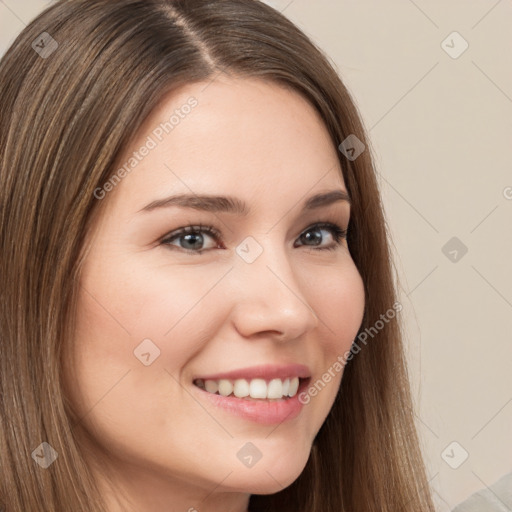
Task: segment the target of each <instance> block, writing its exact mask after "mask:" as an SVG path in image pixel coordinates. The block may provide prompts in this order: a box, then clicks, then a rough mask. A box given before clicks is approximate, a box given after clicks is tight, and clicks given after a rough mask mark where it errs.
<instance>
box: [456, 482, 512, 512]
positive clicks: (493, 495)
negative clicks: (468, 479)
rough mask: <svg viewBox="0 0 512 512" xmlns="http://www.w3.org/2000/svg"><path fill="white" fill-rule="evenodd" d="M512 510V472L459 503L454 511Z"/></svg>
mask: <svg viewBox="0 0 512 512" xmlns="http://www.w3.org/2000/svg"><path fill="white" fill-rule="evenodd" d="M510 510H512V473H509V474H508V475H505V476H504V477H502V478H500V480H498V481H497V482H496V483H494V484H493V485H491V486H490V487H486V488H485V489H482V490H480V491H478V492H476V493H475V494H472V495H471V496H470V497H469V498H468V499H467V500H465V501H463V502H462V503H460V504H459V505H457V506H456V507H455V508H454V509H453V511H452V512H508V511H510Z"/></svg>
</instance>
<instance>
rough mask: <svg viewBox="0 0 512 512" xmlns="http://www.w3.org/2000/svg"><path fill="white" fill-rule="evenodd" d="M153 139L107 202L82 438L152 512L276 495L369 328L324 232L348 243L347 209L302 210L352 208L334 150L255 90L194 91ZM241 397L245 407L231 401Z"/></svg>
mask: <svg viewBox="0 0 512 512" xmlns="http://www.w3.org/2000/svg"><path fill="white" fill-rule="evenodd" d="M187 105H188V107H187ZM173 115H174V117H172V116H173ZM169 120H170V121H169ZM166 122H168V124H167V125H165V123H166ZM161 123H162V124H161ZM139 134H140V135H139V136H138V137H137V140H135V142H134V143H133V145H132V146H131V147H130V150H129V151H127V152H126V153H125V154H124V155H123V157H122V158H121V163H120V165H119V166H118V168H120V167H121V166H122V165H124V164H127V165H126V168H125V172H122V171H121V172H120V173H118V174H117V175H118V178H119V179H117V180H116V181H114V180H112V181H111V183H110V185H109V184H106V185H105V184H101V190H99V189H98V190H97V192H96V195H97V197H99V198H100V199H98V200H99V201H105V202H106V204H104V205H102V206H105V207H106V210H105V211H104V212H103V213H102V215H101V217H100V218H99V222H98V223H97V224H95V225H94V227H93V231H92V233H91V235H92V236H91V238H90V242H91V247H90V250H89V251H88V252H87V254H86V258H85V261H84V266H83V273H82V277H81V282H80V284H81V286H80V297H79V307H78V318H77V331H76V340H75V347H74V349H73V350H74V353H73V357H74V362H75V364H76V368H75V369H74V370H71V369H67V374H66V379H67V392H68V393H69V395H70V397H71V399H72V404H73V406H74V407H75V408H76V410H77V412H78V414H79V415H80V417H82V418H83V419H82V420H81V422H80V426H81V427H83V428H84V429H86V430H87V431H88V432H89V433H90V434H92V436H93V438H94V440H95V441H96V442H97V444H98V446H99V447H100V450H101V451H103V452H105V453H107V452H108V453H109V454H110V456H111V459H110V464H111V466H112V468H114V470H115V472H116V475H117V478H118V479H119V482H122V483H123V485H124V488H125V490H126V492H127V493H128V494H130V496H131V498H132V499H134V500H138V501H139V502H140V503H149V501H151V503H152V504H155V506H156V505H157V504H164V503H166V501H165V500H166V499H167V500H168V499H169V496H171V495H172V496H173V497H174V501H173V503H177V502H178V501H177V500H178V496H179V500H180V501H179V503H180V507H185V508H179V507H176V510H181V509H183V510H184V511H186V510H188V509H190V510H193V507H197V508H199V504H200V503H201V500H203V499H204V500H205V501H203V504H205V503H207V502H213V501H214V500H215V499H216V498H219V497H220V496H222V495H224V496H228V495H229V496H230V497H233V496H235V495H238V496H240V495H244V496H247V495H246V494H245V493H256V494H270V493H275V492H278V491H279V490H281V489H282V488H283V487H286V486H288V485H290V484H291V483H292V482H293V481H294V480H295V479H296V478H297V477H298V476H299V474H300V473H301V471H302V470H303V468H304V466H305V464H306V462H307V459H308V456H309V453H310V449H311V446H312V443H313V440H314V438H315V435H316V434H317V432H318V431H319V429H320V427H321V425H322V423H323V422H324V420H325V419H326V417H327V415H328V413H329V411H330V409H331V406H332V404H333V401H334V399H335V396H336V393H337V391H338V389H339V385H340V381H341V377H342V371H337V372H336V371H334V372H333V371H332V368H333V365H334V364H335V362H336V361H337V360H338V356H341V355H342V354H344V352H345V351H347V350H348V349H349V348H350V346H351V344H352V341H353V339H354V338H355V336H356V334H357V331H358V328H359V326H360V324H361V321H362V316H363V309H364V289H363V283H362V280H361V277H360V275H359V273H358V270H357V268H356V266H355V264H354V262H353V260H352V258H351V255H350V252H349V248H348V246H347V242H346V240H345V239H344V238H340V239H339V242H336V239H337V235H336V233H335V231H333V230H332V228H330V227H329V226H317V227H315V224H317V223H332V224H335V225H338V226H339V228H340V229H346V228H347V226H348V223H349V217H350V204H349V203H348V202H347V201H344V200H340V199H338V200H335V201H325V202H323V201H315V202H313V203H312V204H310V207H309V208H306V207H305V205H306V204H307V203H308V201H309V200H310V198H312V197H313V196H315V195H317V194H320V193H326V192H332V191H337V192H340V191H341V192H346V187H345V183H344V180H343V178H342V174H341V170H340V165H339V162H338V158H337V151H336V148H335V146H333V144H332V142H331V141H330V139H329V136H328V133H327V131H326V129H325V127H324V126H323V124H322V122H321V119H320V117H319V116H318V115H317V114H316V112H315V111H314V109H313V108H312V107H311V106H310V105H309V104H308V103H307V102H306V101H305V100H304V99H302V98H301V97H300V96H299V95H297V94H296V93H294V92H291V91H289V90H286V89H283V88H280V87H279V86H276V85H272V84H270V83H268V82H262V81H259V80H252V79H251V80H249V79H233V78H230V79H227V78H223V79H218V80H215V81H213V82H212V83H210V84H208V83H207V82H204V83H198V84H193V85H187V86H186V87H184V88H182V89H180V90H179V91H178V92H175V93H173V94H172V95H170V96H168V97H167V99H166V101H165V102H164V103H162V105H161V106H160V107H159V108H158V109H156V110H155V111H154V112H153V113H152V115H151V116H150V118H149V119H147V120H146V122H145V124H144V126H143V127H142V130H141V131H140V132H139ZM144 147H146V149H145V150H144V149H141V148H144ZM134 152H136V155H134ZM130 158H132V160H130ZM126 169H129V171H126ZM178 195H186V196H188V199H186V200H185V199H183V198H182V199H181V200H180V201H177V200H175V201H174V200H170V199H169V200H168V198H170V197H172V196H178ZM205 195H207V196H225V197H229V198H230V199H231V201H232V202H235V201H236V204H237V205H239V204H242V203H243V205H244V208H245V210H246V212H245V214H243V213H242V212H241V211H240V210H241V208H231V206H232V204H233V203H232V202H231V201H228V200H227V199H225V200H215V201H214V200H212V199H208V200H206V199H203V196H205ZM166 201H167V202H166ZM185 203H186V204H185ZM187 205H188V206H187ZM228 206H229V209H228ZM200 224H201V225H203V228H199V227H197V226H199V225H200ZM187 226H196V228H194V229H192V230H191V232H189V233H180V231H179V230H181V229H182V228H185V227H187ZM205 226H211V227H212V228H213V230H214V232H213V233H209V232H208V231H207V229H206V228H204V227H205ZM295 365H297V366H295ZM66 368H70V367H69V366H67V367H66ZM329 368H331V378H330V379H329V380H330V381H329V382H327V383H326V384H324V385H323V386H322V387H321V388H320V389H321V390H320V391H319V392H318V393H317V394H316V396H310V397H308V400H304V399H302V400H298V394H295V396H294V397H293V398H290V397H285V398H282V399H280V400H278V399H277V398H275V399H273V400H269V399H268V398H266V399H265V398H262V397H263V396H264V395H265V394H266V395H265V396H268V394H269V393H270V396H274V397H280V396H281V395H282V393H283V387H284V388H287V389H288V392H289V393H290V392H291V394H294V393H293V387H294V382H296V380H295V377H300V380H299V382H300V389H299V390H298V393H301V391H303V388H304V386H308V384H309V387H310V386H311V385H312V384H314V383H315V382H316V381H318V380H319V379H321V380H322V375H323V374H324V373H325V372H327V371H328V370H329ZM233 372H235V373H233ZM228 374H230V375H228ZM221 377H225V378H224V379H221ZM306 378H307V379H309V380H305V379H306ZM196 379H202V381H203V383H204V385H205V386H206V385H207V387H208V390H205V389H201V388H200V387H199V386H198V385H197V383H199V385H201V381H196ZM286 379H289V381H288V384H287V383H286ZM207 380H208V381H209V382H208V383H206V381H207ZM271 381H273V382H272V383H271ZM323 381H324V382H325V378H324V379H323ZM231 385H233V386H234V391H235V393H236V394H238V395H239V397H236V396H233V395H231V396H228V397H224V396H222V395H223V394H224V395H227V394H228V392H231V388H230V386H231ZM218 387H220V391H217V393H215V394H214V391H215V390H216V388H218ZM248 391H249V392H250V393H251V394H252V395H254V398H251V397H250V395H249V398H247V397H246V398H243V395H245V394H246V393H247V392H248ZM284 391H286V389H285V390H284ZM219 392H220V393H222V394H218V393H219ZM258 396H259V397H260V398H256V397H258ZM302 397H304V395H302ZM306 401H307V402H308V403H307V404H304V405H303V404H302V403H301V402H306ZM91 453H92V452H91ZM98 453H100V452H98ZM96 460H98V459H96ZM207 495H209V497H208V498H206V496H207ZM148 500H149V501H148ZM167 503H169V502H168V501H167ZM199 510H201V509H200V508H199ZM225 510H228V509H225ZM229 510H231V509H229ZM233 510H235V508H233Z"/></svg>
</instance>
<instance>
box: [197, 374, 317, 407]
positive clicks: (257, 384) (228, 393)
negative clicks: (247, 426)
mask: <svg viewBox="0 0 512 512" xmlns="http://www.w3.org/2000/svg"><path fill="white" fill-rule="evenodd" d="M308 380H309V378H300V377H291V378H286V379H270V380H266V379H219V380H204V379H195V380H194V382H193V383H194V385H195V386H197V387H198V388H200V389H202V390H203V391H206V392H208V393H212V394H214V395H220V396H223V397H230V398H231V397H232V398H242V399H245V400H255V401H264V400H266V401H270V402H272V401H283V400H289V399H290V398H293V397H294V396H295V395H296V394H297V392H298V390H299V389H301V388H303V386H304V383H305V382H306V381H308Z"/></svg>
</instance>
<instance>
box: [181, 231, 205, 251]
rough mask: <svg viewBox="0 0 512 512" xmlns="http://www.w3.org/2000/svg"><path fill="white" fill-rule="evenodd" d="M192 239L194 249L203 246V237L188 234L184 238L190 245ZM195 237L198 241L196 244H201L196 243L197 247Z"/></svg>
mask: <svg viewBox="0 0 512 512" xmlns="http://www.w3.org/2000/svg"><path fill="white" fill-rule="evenodd" d="M190 237H192V245H193V247H192V249H197V248H199V247H200V246H201V242H202V238H203V237H202V235H194V234H187V235H185V236H184V238H185V239H186V240H185V241H186V243H189V242H190ZM194 237H195V238H196V239H197V240H196V242H199V243H196V244H195V246H194V240H193V239H194Z"/></svg>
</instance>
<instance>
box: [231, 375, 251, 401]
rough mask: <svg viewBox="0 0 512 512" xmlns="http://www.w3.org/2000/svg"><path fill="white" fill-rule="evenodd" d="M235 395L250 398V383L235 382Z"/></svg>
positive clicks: (239, 380) (243, 381)
mask: <svg viewBox="0 0 512 512" xmlns="http://www.w3.org/2000/svg"><path fill="white" fill-rule="evenodd" d="M233 394H234V395H235V396H236V397H238V398H244V397H246V396H249V383H248V382H247V381H246V380H245V379H238V380H235V385H234V388H233Z"/></svg>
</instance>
